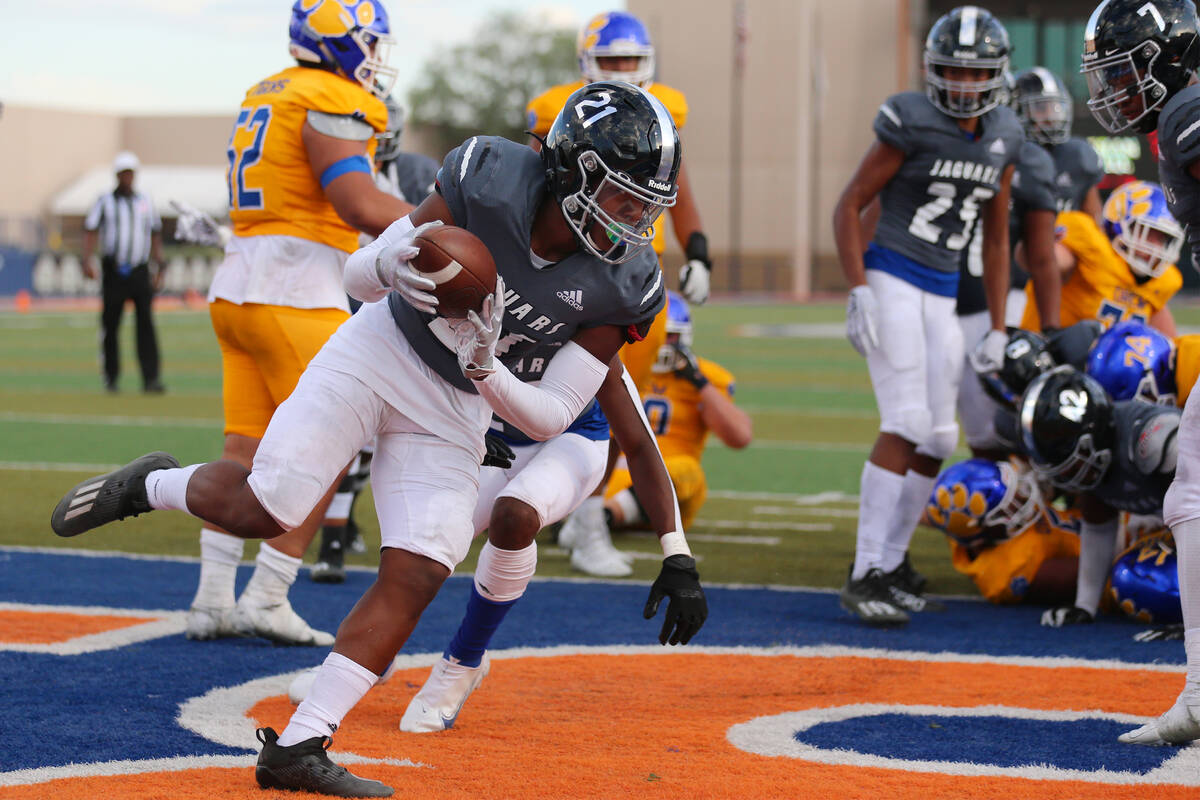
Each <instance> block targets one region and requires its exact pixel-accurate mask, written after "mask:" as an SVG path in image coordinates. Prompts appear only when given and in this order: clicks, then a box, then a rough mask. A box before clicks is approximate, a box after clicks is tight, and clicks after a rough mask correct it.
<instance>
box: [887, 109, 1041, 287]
mask: <svg viewBox="0 0 1200 800" xmlns="http://www.w3.org/2000/svg"><path fill="white" fill-rule="evenodd" d="M875 135H876V136H877V137H878V138H879V140H880V141H882V142H884V143H885V144H889V145H891V146H892V147H895V148H896V149H897V150H900V151H901V152H903V153H904V155H905V159H904V163H903V164H902V165H901V167H900V170H899V171H898V172H897V173H896V174H895V175H894V176H893V177H892V179H891V180H890V181H888V183H887V185H886V186H884V187H883V192H882V193H881V195H880V201H881V205H882V209H883V211H882V214H881V215H880V218H879V225H878V227H877V228H876V231H875V242H876V243H877V244H879V245H880V246H882V247H886V248H888V249H890V250H894V251H896V252H898V253H901V254H903V255H905V256H908V257H909V258H911V259H912V260H914V261H916V262H917V263H918V264H923V265H924V266H926V267H930V268H932V269H938V270H941V271H943V272H956V271H957V270H958V268H959V260H960V258H961V257H962V251H963V250H964V249H965V248H966V247H967V245H968V244H970V242H971V238H972V236H973V235H974V232H975V226H976V224H977V223H978V222H979V213H980V207H981V206H982V205H983V204H984V203H985V202H987V201H988V200H990V199H991V198H992V197H994V196H995V194H996V192H997V191H999V189H1000V178H1001V177H1002V176H1003V174H1004V169H1005V167H1007V166H1008V165H1009V164H1013V163H1015V162H1016V160H1017V156H1018V154H1019V152H1020V149H1021V142H1022V141H1024V139H1025V135H1024V133H1023V132H1022V130H1021V126H1020V123H1018V122H1017V117H1016V115H1015V114H1013V112H1012V110H1011V109H1009V108H1008V107H1007V106H999V107H997V108H994V109H992V110H991V111H989V112H987V113H986V114H984V115H983V117H982V118H981V119H980V136H979V138H978V139H974V140H972V139H968V138H967V137H966V136H965V135H964V134H963V131H962V129H961V128H959V127H958V124H957V123H956V122H955V121H954V120H953V119H952V118H950V117H948V116H946V115H945V114H943V113H942V112H941V111H938V110H937V108H935V107H934V105H933V104H932V103H931V102H930V101H929V98H928V97H926V96H925V95H924V94H922V93H918V92H902V93H900V94H896V95H892V96H891V97H889V98H888V99H887V100H886V101H885V102H884V103H883V105H881V106H880V107H879V113H878V114H877V115H876V117H875Z"/></svg>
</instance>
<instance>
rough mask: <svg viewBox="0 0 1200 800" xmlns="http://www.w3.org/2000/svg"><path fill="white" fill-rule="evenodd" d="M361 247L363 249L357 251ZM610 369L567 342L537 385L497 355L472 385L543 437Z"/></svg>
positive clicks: (566, 419)
mask: <svg viewBox="0 0 1200 800" xmlns="http://www.w3.org/2000/svg"><path fill="white" fill-rule="evenodd" d="M360 252H361V251H360ZM607 374H608V365H607V364H603V363H601V362H600V360H599V359H598V358H596V357H595V356H593V355H592V354H591V353H589V352H588V351H587V350H584V349H583V348H582V347H580V346H579V345H578V344H576V343H575V342H567V343H566V344H565V345H563V347H562V349H561V350H559V351H558V352H557V353H555V354H554V358H552V359H550V365H549V366H547V367H546V373H545V375H544V376H543V377H542V379H541V381H539V382H538V384H537V385H536V386H534V385H532V384H528V383H522V382H521V381H519V380H518V379H517V378H516V376H514V375H513V374H512V373H511V372H509V371H508V368H507V367H505V366H504V365H503V364H502V363H500V361H499V359H497V360H496V371H495V372H493V373H492V374H491V375H488V376H487V377H486V378H484V379H483V380H481V381H475V388H476V389H478V390H479V394H481V395H482V396H483V399H485V400H487V401H488V405H490V406H491V407H492V410H493V411H495V412H496V413H497V414H499V415H500V416H501V417H503V418H504V419H506V420H508V422H510V423H511V424H513V425H515V426H517V427H518V428H520V429H521V432H522V433H524V434H525V435H526V436H528V437H530V438H531V439H536V440H538V441H545V440H546V439H552V438H554V437H555V436H558V435H559V434H560V433H562V432H563V431H565V430H566V429H567V428H568V427H569V426H570V425H571V423H572V422H574V421H575V418H576V417H578V416H579V413H580V412H581V411H583V408H584V406H586V405H587V404H588V401H589V400H591V399H592V398H593V397H595V396H596V390H597V389H599V388H600V384H601V383H603V382H604V376H605V375H607Z"/></svg>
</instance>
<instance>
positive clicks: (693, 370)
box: [672, 344, 708, 391]
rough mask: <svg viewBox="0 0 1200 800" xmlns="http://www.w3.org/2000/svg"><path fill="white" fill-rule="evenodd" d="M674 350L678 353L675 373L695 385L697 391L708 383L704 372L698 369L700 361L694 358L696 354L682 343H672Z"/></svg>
mask: <svg viewBox="0 0 1200 800" xmlns="http://www.w3.org/2000/svg"><path fill="white" fill-rule="evenodd" d="M672 346H673V347H674V348H675V352H676V353H678V354H679V359H680V360H679V361H676V362H675V363H677V364H678V365H679V366H678V367H676V368H675V374H676V375H678V376H679V377H681V378H683V379H684V380H685V381H687V382H688V383H690V384H691V385H692V386H695V387H696V389H697V391H699V390H700V389H703V388H704V387H705V386H707V385H708V378H706V377H704V373H703V372H701V371H700V362H699V361H697V360H696V354H695V353H693V352H692V351H691V350H689V349H687V348H686V347H683V346H682V345H679V344H675V345H672Z"/></svg>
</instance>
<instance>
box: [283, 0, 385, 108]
mask: <svg viewBox="0 0 1200 800" xmlns="http://www.w3.org/2000/svg"><path fill="white" fill-rule="evenodd" d="M390 34H391V28H390V27H389V25H388V15H387V10H386V9H384V7H383V4H382V3H380V2H379V0H296V3H295V4H294V5H293V6H292V23H291V25H290V26H288V37H289V38H290V39H291V43H290V45H289V46H288V52H290V53H291V54H292V57H293V58H295V59H296V60H297V61H301V62H305V63H308V64H318V65H320V66H322V67H325V68H327V69H330V70H332V71H334V72H336V73H337V74H338V75H341V76H343V77H345V78H349V79H350V80H352V81H354V82H355V83H358V84H360V85H361V86H362V87H363V88H364V89H366V90H367V91H368V92H370V93H371V94H373V95H375V96H376V97H378V98H379V99H380V100H382V99H384V98H385V97H387V96H388V94H390V93H391V91H392V84H394V83H395V82H396V75H397V70H396V68H395V67H389V66H388V54H389V51H390V50H391V46H392V44H393V42H394V40H393V39H392V37H391V35H390Z"/></svg>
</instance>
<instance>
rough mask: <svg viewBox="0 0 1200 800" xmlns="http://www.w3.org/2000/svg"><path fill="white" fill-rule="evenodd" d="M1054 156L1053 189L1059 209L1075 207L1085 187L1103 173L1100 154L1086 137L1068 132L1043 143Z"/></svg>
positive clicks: (1090, 185) (1086, 188) (1098, 180)
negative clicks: (1066, 136) (1056, 141)
mask: <svg viewBox="0 0 1200 800" xmlns="http://www.w3.org/2000/svg"><path fill="white" fill-rule="evenodd" d="M1046 149H1047V150H1049V151H1050V156H1051V157H1052V158H1053V159H1054V193H1055V195H1056V196H1057V198H1058V210H1059V211H1078V210H1079V209H1081V208H1083V200H1084V198H1085V197H1087V193H1088V190H1090V189H1091V188H1092V187H1093V186H1095V185H1096V184H1097V183H1099V182H1100V179H1101V178H1103V177H1104V165H1103V164H1102V163H1101V162H1100V156H1099V154H1098V153H1097V152H1096V150H1095V148H1093V147H1092V146H1091V145H1090V144H1088V141H1087V139H1081V138H1080V137H1078V136H1072V137H1071V138H1070V139H1068V140H1067V141H1065V142H1063V143H1062V144H1052V145H1048V146H1047V147H1046Z"/></svg>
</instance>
